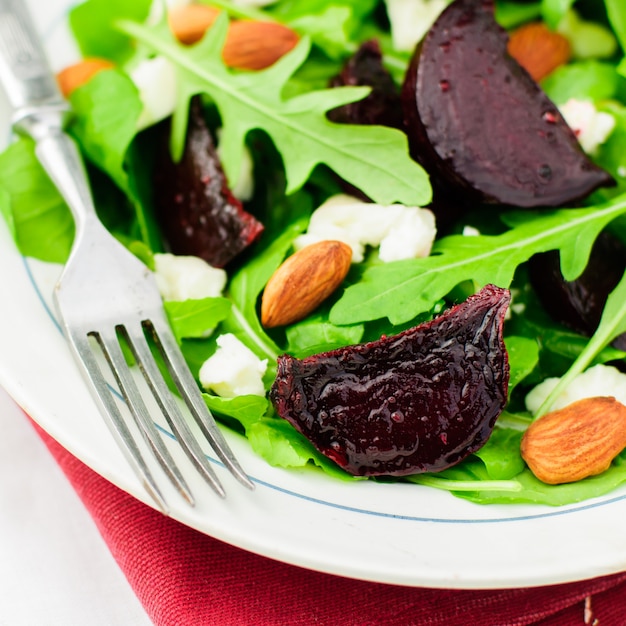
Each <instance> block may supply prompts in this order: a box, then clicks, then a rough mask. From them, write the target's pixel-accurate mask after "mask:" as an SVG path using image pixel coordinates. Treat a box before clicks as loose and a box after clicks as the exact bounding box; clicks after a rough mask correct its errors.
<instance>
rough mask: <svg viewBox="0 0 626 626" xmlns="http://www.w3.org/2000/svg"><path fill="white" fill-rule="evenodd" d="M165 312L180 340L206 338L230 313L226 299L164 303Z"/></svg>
mask: <svg viewBox="0 0 626 626" xmlns="http://www.w3.org/2000/svg"><path fill="white" fill-rule="evenodd" d="M163 304H164V307H165V312H166V313H167V317H168V320H169V322H170V324H171V326H172V329H173V331H174V334H175V335H176V337H177V338H178V339H179V340H180V339H182V338H195V337H200V338H202V337H206V336H207V334H208V333H210V332H211V331H212V330H214V329H215V328H216V327H217V325H218V324H219V323H220V322H221V321H222V320H224V319H226V317H227V316H228V314H229V312H230V307H231V303H230V301H229V300H228V299H227V298H202V299H199V300H184V301H182V302H179V301H165V302H164V303H163Z"/></svg>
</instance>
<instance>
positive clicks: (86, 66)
mask: <svg viewBox="0 0 626 626" xmlns="http://www.w3.org/2000/svg"><path fill="white" fill-rule="evenodd" d="M113 67H115V66H114V65H113V63H111V61H108V60H107V59H97V58H89V59H83V60H82V61H78V62H77V63H74V64H73V65H68V66H67V67H66V68H64V69H62V70H61V71H60V72H59V73H58V74H57V82H58V83H59V88H60V89H61V93H62V94H63V95H64V96H65V97H66V98H67V96H69V95H70V94H71V93H72V91H74V89H76V88H78V87H80V86H81V85H84V84H85V83H86V82H87V81H89V80H90V79H91V78H93V76H95V75H96V74H97V73H98V72H101V71H102V70H110V69H111V68H113Z"/></svg>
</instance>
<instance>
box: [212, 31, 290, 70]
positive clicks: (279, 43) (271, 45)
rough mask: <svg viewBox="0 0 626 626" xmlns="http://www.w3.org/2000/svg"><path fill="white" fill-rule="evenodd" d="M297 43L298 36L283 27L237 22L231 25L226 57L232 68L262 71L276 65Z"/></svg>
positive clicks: (225, 50)
mask: <svg viewBox="0 0 626 626" xmlns="http://www.w3.org/2000/svg"><path fill="white" fill-rule="evenodd" d="M297 43H298V35H297V34H296V33H295V32H294V31H293V30H291V29H290V28H288V27H287V26H284V25H283V24H278V23H276V22H257V21H251V20H238V21H235V22H231V24H230V26H229V28H228V34H227V35H226V43H225V44H224V50H223V53H222V54H223V56H224V63H226V65H228V66H229V67H235V68H239V69H246V70H262V69H265V68H266V67H269V66H270V65H273V64H274V63H276V61H278V59H280V58H281V57H282V56H283V55H285V54H287V52H289V51H290V50H292V49H293V48H294V47H295V46H296V44H297Z"/></svg>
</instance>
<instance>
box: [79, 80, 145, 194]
mask: <svg viewBox="0 0 626 626" xmlns="http://www.w3.org/2000/svg"><path fill="white" fill-rule="evenodd" d="M70 102H71V104H72V110H73V112H74V114H75V117H74V119H73V122H72V127H71V130H72V134H73V135H74V136H75V137H76V138H77V139H78V141H79V142H80V145H81V148H82V149H83V151H84V153H85V154H86V155H87V157H88V158H89V159H90V160H91V161H92V162H93V163H94V164H95V165H97V166H98V167H100V169H102V170H103V171H105V172H106V173H107V174H108V175H109V176H110V177H111V178H112V179H113V181H114V182H115V184H116V185H117V186H118V187H119V188H120V189H122V190H125V191H127V190H128V187H129V185H128V174H127V173H126V171H125V169H124V159H125V157H126V153H127V152H128V147H129V146H130V143H131V141H132V140H133V138H134V137H135V135H136V134H137V120H138V119H139V115H140V113H141V109H142V104H141V100H140V99H139V94H138V91H137V88H136V87H135V85H134V84H133V82H132V81H131V80H130V78H129V77H128V76H127V75H126V74H124V73H122V72H120V71H119V70H104V71H102V72H98V74H96V75H95V76H94V77H93V78H92V79H91V80H90V81H88V82H87V83H86V84H84V85H82V86H81V87H79V88H77V89H75V90H74V91H73V92H72V94H71V96H70Z"/></svg>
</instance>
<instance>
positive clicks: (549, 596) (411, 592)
mask: <svg viewBox="0 0 626 626" xmlns="http://www.w3.org/2000/svg"><path fill="white" fill-rule="evenodd" d="M35 427H36V429H37V431H38V432H39V434H40V436H41V437H42V439H43V440H44V442H45V443H46V445H47V446H48V448H49V450H50V452H51V453H52V455H53V456H54V457H55V459H56V460H57V462H58V463H59V465H60V467H61V468H62V469H63V471H64V472H65V474H66V476H67V477H68V479H69V481H70V482H71V484H72V485H73V487H74V489H75V490H76V492H77V493H78V495H79V496H80V498H81V499H82V501H83V502H84V504H85V506H86V507H87V509H88V510H89V512H90V513H91V515H92V517H93V519H94V521H95V523H96V525H97V527H98V529H99V531H100V533H101V534H102V536H103V538H104V540H105V541H106V543H107V545H108V546H109V549H110V550H111V553H112V554H113V556H114V557H115V559H116V560H117V562H118V563H119V566H120V567H121V569H122V571H123V572H124V573H125V575H126V577H127V579H128V581H129V582H130V584H131V586H132V587H133V589H134V591H135V593H136V594H137V597H138V598H139V600H140V601H141V602H142V603H143V605H144V607H145V609H146V612H147V613H148V615H149V616H150V618H151V619H152V621H153V622H154V623H155V625H156V626H204V625H207V626H209V625H210V626H229V625H231V624H232V625H233V626H256V625H263V626H269V625H272V626H273V625H276V626H291V625H294V626H296V625H303V626H304V625H306V626H310V625H312V624H320V625H326V624H328V625H330V624H332V625H333V626H335V625H342V626H370V625H371V626H396V625H397V626H426V625H428V626H467V625H468V624H471V625H472V626H521V625H526V624H536V625H539V626H576V625H581V626H585V625H586V626H590V625H594V626H624V625H626V573H623V574H617V575H614V576H606V577H603V578H596V579H593V580H590V581H585V582H580V583H571V584H565V585H555V586H551V587H542V588H534V589H507V590H495V591H452V590H444V589H421V588H407V587H400V586H393V585H384V584H378V583H369V582H362V581H356V580H350V579H346V578H341V577H337V576H332V575H329V574H322V573H318V572H312V571H308V570H305V569H301V568H299V567H296V566H292V565H285V564H283V563H279V562H275V561H272V560H270V559H267V558H265V557H261V556H257V555H255V554H251V553H248V552H245V551H243V550H241V549H239V548H235V547H233V546H230V545H227V544H225V543H222V542H221V541H218V540H216V539H213V538H211V537H208V536H206V535H203V534H201V533H198V532H197V531H195V530H193V529H191V528H188V527H186V526H184V525H182V524H180V523H178V522H176V521H174V520H172V519H170V518H168V517H165V516H163V515H162V514H161V513H159V512H157V511H154V510H153V509H151V508H150V507H148V506H146V505H144V504H142V503H141V502H139V501H138V500H136V499H134V498H133V497H131V496H129V495H128V494H126V493H125V492H123V491H121V490H120V489H118V488H117V487H115V486H114V485H112V484H111V483H109V482H108V481H107V480H105V479H104V478H102V477H101V476H99V475H98V474H96V473H95V472H93V471H92V470H91V469H89V468H88V467H87V466H86V465H84V464H83V463H82V462H81V461H79V460H78V459H76V458H75V457H74V456H72V455H71V454H70V453H69V452H68V451H67V450H65V449H64V448H63V447H62V446H60V445H59V444H58V443H57V442H56V441H55V440H54V439H52V438H51V437H50V436H49V435H48V434H47V433H45V432H44V431H42V430H41V429H40V428H39V427H37V426H36V425H35Z"/></svg>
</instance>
